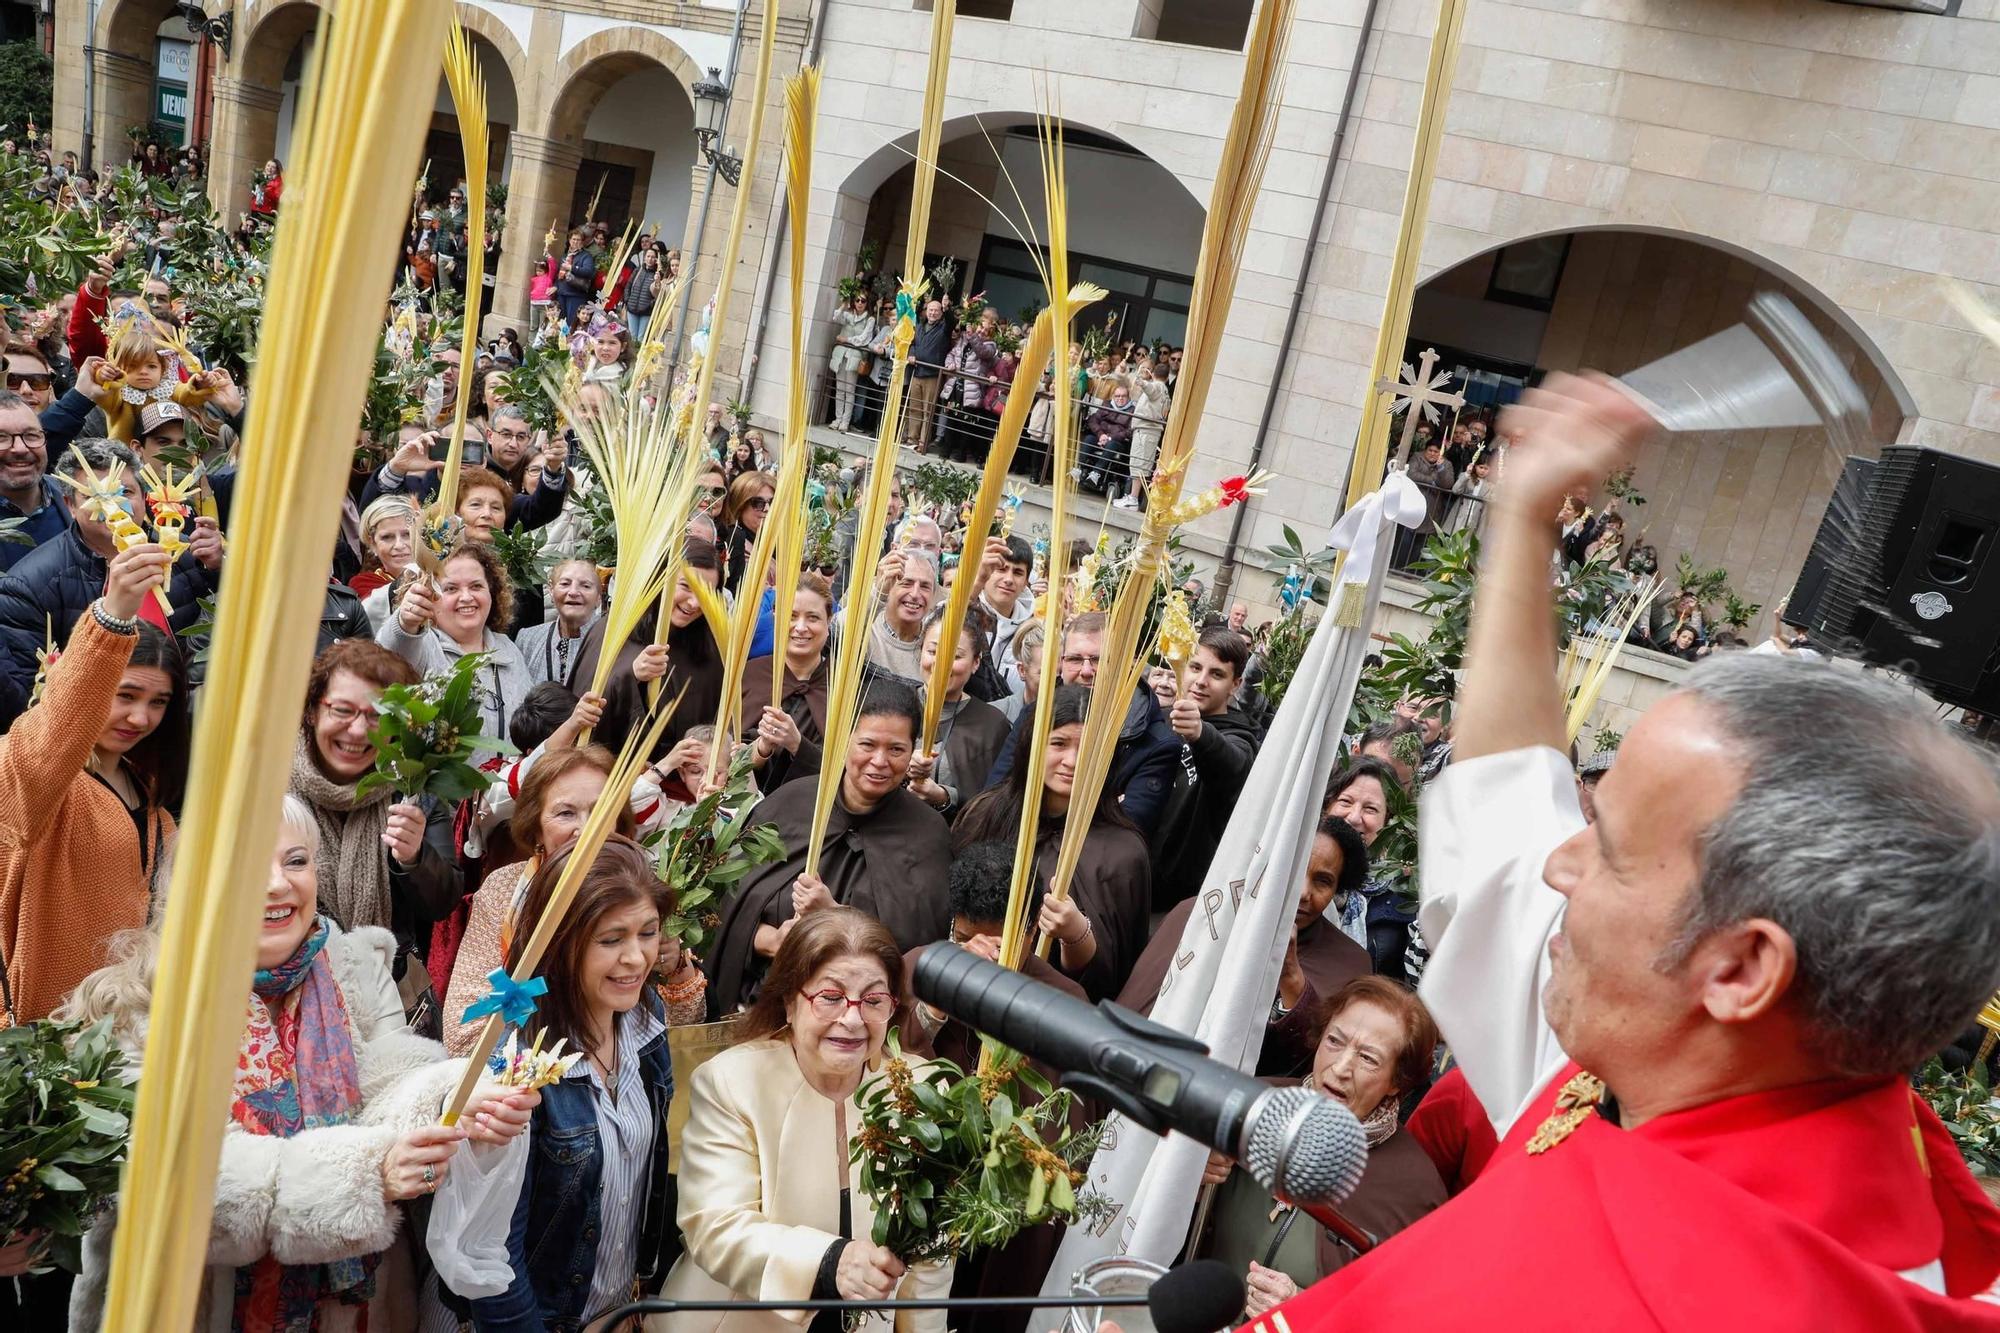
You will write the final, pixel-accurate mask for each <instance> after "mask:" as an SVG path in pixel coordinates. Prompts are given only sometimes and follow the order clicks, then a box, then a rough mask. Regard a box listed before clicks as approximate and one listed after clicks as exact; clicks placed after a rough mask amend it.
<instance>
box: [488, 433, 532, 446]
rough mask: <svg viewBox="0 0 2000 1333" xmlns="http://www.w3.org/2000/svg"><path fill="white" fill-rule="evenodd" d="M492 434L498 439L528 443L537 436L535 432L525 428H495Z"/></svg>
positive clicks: (514, 442)
mask: <svg viewBox="0 0 2000 1333" xmlns="http://www.w3.org/2000/svg"><path fill="white" fill-rule="evenodd" d="M491 436H492V438H493V439H496V440H505V441H507V443H509V444H526V443H527V442H528V441H530V440H532V439H534V438H535V437H534V435H533V434H531V433H530V432H528V431H525V430H495V431H493V432H491Z"/></svg>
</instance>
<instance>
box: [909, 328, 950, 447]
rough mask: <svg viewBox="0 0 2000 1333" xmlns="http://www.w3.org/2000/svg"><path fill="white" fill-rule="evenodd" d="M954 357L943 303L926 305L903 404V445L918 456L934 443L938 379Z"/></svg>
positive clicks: (913, 347)
mask: <svg viewBox="0 0 2000 1333" xmlns="http://www.w3.org/2000/svg"><path fill="white" fill-rule="evenodd" d="M950 355H951V323H950V321H949V320H947V319H945V317H944V304H943V303H942V302H939V301H926V302H925V303H924V317H923V320H922V322H921V323H919V324H918V325H917V336H916V337H915V338H914V339H912V340H911V342H910V395H909V397H908V399H907V400H905V402H904V403H903V443H904V444H907V445H910V446H911V447H912V448H914V449H915V450H916V451H917V452H918V453H923V452H925V451H926V450H927V449H929V448H930V444H931V419H932V417H933V416H934V415H935V414H936V412H937V400H938V384H939V381H938V376H939V375H940V374H942V373H943V371H944V359H945V358H946V357H947V356H950Z"/></svg>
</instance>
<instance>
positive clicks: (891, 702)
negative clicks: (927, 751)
mask: <svg viewBox="0 0 2000 1333" xmlns="http://www.w3.org/2000/svg"><path fill="white" fill-rule="evenodd" d="M922 725H923V710H922V708H921V707H920V706H919V704H918V703H917V692H916V691H915V690H913V689H911V688H910V687H909V686H907V685H904V684H902V683H900V682H898V681H889V680H878V681H876V682H875V683H874V684H872V685H870V686H869V687H868V690H867V693H866V694H864V695H863V696H862V698H861V705H860V707H859V708H858V709H857V710H856V716H855V719H854V729H853V731H852V733H851V734H850V735H849V737H848V741H847V753H846V755H844V756H843V757H842V762H841V763H840V764H839V765H838V766H837V767H835V766H832V765H827V766H823V767H822V768H821V770H820V772H819V775H818V777H817V778H815V779H814V780H813V781H811V782H788V783H786V784H785V785H784V786H782V787H780V788H778V790H777V791H775V792H773V793H772V794H771V795H770V796H768V797H766V798H765V799H764V801H763V802H762V803H761V804H760V805H759V806H758V807H757V818H758V820H759V821H760V822H768V823H769V824H771V825H772V826H773V827H775V828H776V829H777V832H778V836H779V838H780V839H782V840H783V842H784V847H785V855H784V857H783V858H782V859H781V860H778V861H774V862H771V863H769V864H766V865H762V866H759V867H758V868H757V869H756V870H754V871H752V872H751V873H750V874H749V875H748V876H746V877H745V878H744V882H743V887H742V889H741V890H739V891H738V892H737V893H736V895H735V896H734V897H733V898H731V899H730V901H729V905H728V906H727V907H726V908H724V909H723V913H722V924H721V925H720V926H718V927H717V928H716V932H715V944H714V946H713V947H712V948H711V949H710V950H709V956H708V958H707V959H706V960H705V966H706V968H707V970H708V975H709V988H708V992H709V1008H710V1012H711V1014H713V1015H716V1016H718V1017H719V1016H722V1015H726V1014H731V1013H734V1012H735V1011H736V1010H737V1008H738V1007H739V1006H741V1005H744V1004H747V1003H749V1002H751V1001H753V1000H755V999H756V998H757V996H758V994H759V993H760V988H761V987H763V986H764V985H765V973H766V971H767V970H768V969H769V967H770V966H771V963H770V960H771V959H772V958H774V957H775V956H776V955H777V953H778V950H779V949H780V948H781V947H782V946H783V944H784V940H785V932H786V931H788V930H790V929H791V928H792V926H793V924H794V923H795V922H797V921H798V920H800V919H801V918H803V917H804V916H805V915H807V914H809V913H811V912H812V911H813V910H814V909H816V908H820V907H831V906H833V905H835V904H836V903H837V904H839V905H841V906H843V907H857V908H860V909H861V910H862V911H864V912H867V913H868V914H869V915H871V916H873V917H874V918H875V919H876V920H878V921H880V922H882V924H883V925H885V926H887V927H888V928H889V933H890V934H892V935H893V936H895V938H896V941H897V944H898V947H899V949H914V948H916V947H917V946H918V945H919V944H928V943H930V942H931V941H933V940H941V939H944V938H945V937H946V936H947V935H948V934H950V932H951V906H950V903H949V902H948V901H947V900H946V898H945V895H944V893H943V892H942V889H943V887H944V882H945V878H946V875H947V874H948V872H949V870H950V866H951V846H950V834H949V832H948V830H947V829H946V828H945V824H944V820H942V819H940V818H939V817H938V816H937V815H936V814H935V813H934V812H932V811H931V810H930V809H929V808H928V807H926V806H925V805H924V803H923V802H922V801H920V800H918V799H917V798H916V797H914V796H912V795H911V794H910V793H909V791H908V789H906V788H905V787H904V786H903V782H904V779H905V778H907V777H908V776H909V772H910V758H911V756H912V755H913V754H914V752H915V750H916V745H917V729H918V728H919V727H920V726H922ZM822 782H838V783H839V784H840V791H839V794H838V796H837V797H836V798H835V800H834V802H833V810H832V814H831V815H830V816H829V817H828V820H827V826H826V843H825V846H824V848H823V849H822V850H821V853H820V863H819V873H818V875H817V876H814V875H808V874H806V873H805V866H806V848H807V844H808V842H809V841H810V838H811V832H812V816H813V806H814V804H815V803H816V801H817V800H818V788H819V784H820V783H822Z"/></svg>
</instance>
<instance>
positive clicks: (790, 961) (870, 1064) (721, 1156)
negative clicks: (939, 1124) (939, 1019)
mask: <svg viewBox="0 0 2000 1333" xmlns="http://www.w3.org/2000/svg"><path fill="white" fill-rule="evenodd" d="M902 975H903V955H902V950H901V949H900V948H899V947H898V946H897V944H896V938H895V936H893V935H891V934H890V933H889V930H888V928H887V927H886V926H884V925H883V924H882V923H881V922H879V921H877V920H875V918H873V917H871V916H869V915H867V914H866V913H864V912H858V911H855V910H854V909H852V908H848V907H822V908H817V909H815V910H813V911H809V912H807V913H806V914H805V915H804V916H801V917H798V918H796V919H795V920H794V921H793V922H791V923H788V929H787V931H786V933H785V939H784V942H783V943H782V944H780V945H779V946H778V956H777V958H776V959H775V960H773V962H772V966H771V974H770V976H769V977H768V978H767V980H766V982H765V985H764V989H763V990H762V991H761V992H760V993H759V994H758V996H757V1002H756V1004H755V1005H753V1006H752V1007H751V1009H750V1012H749V1014H748V1015H746V1016H745V1017H744V1019H743V1023H742V1027H741V1029H740V1032H741V1039H740V1040H739V1042H738V1044H737V1045H736V1046H734V1047H732V1048H731V1049H730V1050H727V1051H725V1052H723V1053H722V1054H721V1055H718V1056H716V1057H715V1058H714V1059H713V1060H710V1061H708V1062H707V1063H706V1064H704V1065H702V1066H701V1068H699V1069H697V1070H696V1071H695V1074H694V1078H693V1080H692V1081H691V1086H692V1088H693V1096H692V1099H691V1101H690V1109H689V1112H688V1121H687V1128H686V1129H685V1130H683V1131H682V1134H681V1169H680V1181H679V1183H680V1225H681V1238H682V1243H683V1245H684V1246H685V1250H684V1252H683V1253H682V1255H681V1257H680V1260H679V1262H677V1263H676V1264H675V1265H674V1270H673V1272H672V1273H670V1274H668V1276H667V1285H666V1287H665V1289H664V1290H663V1291H662V1292H661V1295H662V1296H664V1297H665V1298H666V1299H668V1300H675V1301H718V1300H731V1299H736V1300H807V1299H819V1298H840V1299H845V1300H855V1301H866V1300H887V1299H889V1298H891V1297H895V1296H903V1297H920V1296H942V1295H944V1294H945V1293H946V1292H948V1291H949V1290H950V1288H951V1268H950V1266H949V1265H944V1266H941V1267H925V1268H921V1269H917V1270H913V1271H912V1270H907V1269H906V1268H905V1266H904V1263H903V1261H902V1259H901V1258H900V1257H898V1256H897V1255H895V1254H892V1253H891V1252H890V1251H889V1250H887V1249H886V1248H884V1247H882V1246H880V1245H876V1244H874V1243H873V1242H871V1241H870V1240H869V1239H868V1236H869V1233H870V1231H871V1229H872V1228H873V1226H874V1221H875V1219H874V1210H873V1209H872V1208H871V1207H870V1206H869V1200H868V1196H867V1195H866V1194H864V1193H862V1192H861V1191H860V1190H858V1189H855V1188H854V1187H853V1180H852V1168H851V1167H850V1165H849V1156H848V1149H849V1145H850V1144H851V1142H852V1141H853V1138H854V1136H855V1135H856V1134H857V1133H859V1132H860V1129H861V1112H860V1110H859V1109H858V1104H857V1094H858V1093H859V1092H860V1090H861V1088H862V1086H863V1084H864V1083H865V1082H866V1080H867V1078H868V1076H869V1074H870V1072H871V1071H873V1070H874V1069H876V1068H878V1067H879V1065H880V1062H881V1057H882V1041H883V1037H884V1036H885V1035H886V1034H887V1032H888V1030H889V1027H890V1025H891V1024H893V1023H896V1022H899V1021H901V1019H902V1017H903V1010H904V1008H905V1001H904V997H903V994H902V986H901V979H902ZM867 1322H868V1323H869V1324H870V1325H872V1326H873V1327H875V1328H877V1329H883V1330H886V1329H887V1328H888V1327H889V1321H888V1319H887V1318H886V1317H885V1316H882V1315H874V1316H870V1317H869V1319H868V1321H867ZM667 1323H668V1327H669V1328H671V1329H672V1330H673V1333H710V1331H714V1333H797V1328H798V1323H797V1321H796V1319H787V1318H786V1317H785V1316H784V1315H783V1314H777V1313H763V1312H748V1311H746V1312H743V1313H740V1314H727V1315H724V1314H693V1313H685V1314H678V1315H673V1316H670V1317H669V1319H668V1321H667ZM908 1326H909V1327H913V1328H915V1329H920V1330H938V1329H942V1328H943V1327H944V1313H943V1311H935V1312H926V1313H923V1314H920V1315H917V1316H916V1317H915V1319H914V1321H913V1322H912V1323H911V1324H910V1325H908ZM839 1327H840V1318H839V1316H838V1315H837V1314H832V1313H825V1314H821V1315H819V1316H817V1317H815V1318H814V1320H813V1322H812V1325H811V1328H812V1331H813V1333H822V1330H833V1329H837V1328H839Z"/></svg>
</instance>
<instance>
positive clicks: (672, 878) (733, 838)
mask: <svg viewBox="0 0 2000 1333" xmlns="http://www.w3.org/2000/svg"><path fill="white" fill-rule="evenodd" d="M755 791H756V779H755V777H754V775H753V770H752V768H751V755H750V750H749V747H747V746H745V747H744V748H743V749H742V750H740V751H738V753H737V756H736V758H735V759H734V760H733V761H732V762H731V763H730V765H729V773H728V776H727V777H726V778H724V780H723V782H722V786H721V789H720V790H717V791H712V792H710V793H708V794H707V795H706V796H704V797H702V798H701V799H700V800H698V801H696V802H695V803H694V804H693V805H690V806H687V807H685V808H683V809H682V810H681V812H680V813H679V814H677V815H675V816H674V818H673V821H672V822H671V823H669V824H668V825H667V827H665V828H664V829H661V830H659V831H658V832H657V833H654V834H652V835H651V836H649V837H648V838H647V839H646V845H647V846H648V847H650V848H653V849H654V850H655V852H656V853H657V855H658V866H659V874H660V878H661V880H663V881H664V882H665V883H666V885H667V887H668V888H669V889H671V890H672V891H673V895H674V912H673V915H672V916H671V917H669V918H668V919H667V920H666V921H665V922H663V923H662V928H663V929H664V930H665V931H666V933H667V934H668V935H670V936H672V937H673V938H675V939H677V940H679V941H680V942H681V946H682V947H683V948H685V949H686V950H687V951H688V952H690V953H693V954H695V955H697V956H700V955H702V954H703V953H704V952H705V951H706V950H707V948H708V945H709V941H710V939H711V938H712V937H713V935H714V932H715V930H716V928H717V927H718V926H720V925H721V924H722V909H723V907H724V906H725V904H726V902H727V900H728V898H729V896H730V895H731V894H733V893H734V892H735V891H736V890H737V889H738V888H739V887H740V886H741V885H742V883H743V879H744V877H745V876H747V875H748V874H749V873H750V872H751V871H752V870H755V869H756V868H757V867H758V866H761V865H768V864H770V863H771V862H773V861H779V860H782V859H783V858H784V855H785V842H784V839H783V838H782V837H780V836H779V834H778V828H777V825H775V824H769V823H756V822H753V820H752V818H751V816H752V815H753V814H754V813H755V811H756V802H755V799H754V798H755Z"/></svg>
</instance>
